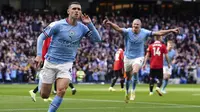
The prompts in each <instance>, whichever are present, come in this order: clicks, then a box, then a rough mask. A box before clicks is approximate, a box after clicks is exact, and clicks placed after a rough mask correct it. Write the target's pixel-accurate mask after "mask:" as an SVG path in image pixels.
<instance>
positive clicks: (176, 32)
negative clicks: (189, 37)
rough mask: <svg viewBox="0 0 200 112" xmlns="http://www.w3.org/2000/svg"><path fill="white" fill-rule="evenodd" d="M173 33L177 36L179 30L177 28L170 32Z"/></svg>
mask: <svg viewBox="0 0 200 112" xmlns="http://www.w3.org/2000/svg"><path fill="white" fill-rule="evenodd" d="M171 31H172V32H173V33H175V34H178V33H180V29H179V28H174V29H172V30H171Z"/></svg>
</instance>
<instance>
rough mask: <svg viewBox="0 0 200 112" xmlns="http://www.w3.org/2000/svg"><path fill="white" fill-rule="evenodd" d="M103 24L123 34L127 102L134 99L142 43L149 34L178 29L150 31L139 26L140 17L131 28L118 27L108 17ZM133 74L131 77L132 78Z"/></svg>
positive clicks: (176, 31)
mask: <svg viewBox="0 0 200 112" xmlns="http://www.w3.org/2000/svg"><path fill="white" fill-rule="evenodd" d="M103 23H104V24H108V25H110V26H111V27H112V28H113V29H114V30H116V31H118V32H120V33H122V34H123V36H124V40H125V41H124V42H125V53H124V69H125V72H126V75H127V78H126V93H125V102H126V103H128V101H129V100H130V96H131V99H132V100H134V99H135V87H136V84H137V81H138V78H137V77H138V71H139V70H140V68H141V66H142V64H143V60H144V43H145V42H146V40H147V38H148V37H150V36H152V35H153V36H154V35H155V36H162V35H166V34H168V33H171V32H174V33H178V32H179V29H178V28H175V29H169V30H160V31H156V32H152V31H150V30H147V29H144V28H141V26H142V23H141V21H140V19H134V20H133V22H132V28H120V27H119V26H118V25H116V24H114V23H112V22H111V21H109V20H108V19H105V20H104V21H103ZM132 76H133V78H132ZM131 79H132V80H133V82H132V84H133V88H132V91H131V93H130V92H129V86H130V82H131Z"/></svg>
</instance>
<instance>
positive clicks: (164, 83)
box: [162, 79, 168, 90]
mask: <svg viewBox="0 0 200 112" xmlns="http://www.w3.org/2000/svg"><path fill="white" fill-rule="evenodd" d="M167 84H168V79H164V80H163V86H162V90H165V88H166V87H167Z"/></svg>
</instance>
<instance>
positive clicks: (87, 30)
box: [82, 25, 91, 37]
mask: <svg viewBox="0 0 200 112" xmlns="http://www.w3.org/2000/svg"><path fill="white" fill-rule="evenodd" d="M82 30H83V36H85V37H89V36H90V35H91V31H90V30H89V28H88V27H87V26H86V25H82Z"/></svg>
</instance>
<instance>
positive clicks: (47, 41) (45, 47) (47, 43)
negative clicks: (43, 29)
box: [42, 38, 51, 60]
mask: <svg viewBox="0 0 200 112" xmlns="http://www.w3.org/2000/svg"><path fill="white" fill-rule="evenodd" d="M50 42H51V38H46V39H45V41H44V44H43V46H42V59H43V60H44V56H45V55H46V53H47V51H48V48H49V45H50Z"/></svg>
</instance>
